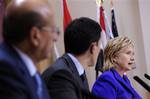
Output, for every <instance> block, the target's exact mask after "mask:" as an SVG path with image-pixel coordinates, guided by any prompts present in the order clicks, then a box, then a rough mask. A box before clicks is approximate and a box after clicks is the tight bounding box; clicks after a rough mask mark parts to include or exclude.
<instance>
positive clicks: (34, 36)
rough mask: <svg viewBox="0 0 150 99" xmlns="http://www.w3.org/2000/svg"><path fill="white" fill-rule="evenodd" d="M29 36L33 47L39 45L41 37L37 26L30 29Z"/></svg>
mask: <svg viewBox="0 0 150 99" xmlns="http://www.w3.org/2000/svg"><path fill="white" fill-rule="evenodd" d="M29 38H30V41H31V43H32V45H34V46H35V47H37V46H39V44H40V38H41V34H40V30H39V29H38V28H37V27H33V28H32V29H31V31H30V37H29Z"/></svg>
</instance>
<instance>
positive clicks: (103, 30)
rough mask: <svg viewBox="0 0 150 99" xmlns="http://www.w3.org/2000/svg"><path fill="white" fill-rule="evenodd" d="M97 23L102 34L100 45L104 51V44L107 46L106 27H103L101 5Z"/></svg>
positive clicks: (103, 18)
mask: <svg viewBox="0 0 150 99" xmlns="http://www.w3.org/2000/svg"><path fill="white" fill-rule="evenodd" d="M98 17H99V23H100V26H101V28H102V33H101V39H102V44H101V48H102V49H104V48H105V46H106V44H107V36H106V27H105V16H104V9H103V7H102V5H101V6H100V7H99V16H98Z"/></svg>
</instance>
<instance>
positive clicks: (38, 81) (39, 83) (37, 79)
mask: <svg viewBox="0 0 150 99" xmlns="http://www.w3.org/2000/svg"><path fill="white" fill-rule="evenodd" d="M33 78H34V80H35V83H36V85H37V95H38V97H39V99H42V80H41V78H40V75H39V74H38V73H36V74H35V75H34V76H33Z"/></svg>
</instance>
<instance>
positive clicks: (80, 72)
mask: <svg viewBox="0 0 150 99" xmlns="http://www.w3.org/2000/svg"><path fill="white" fill-rule="evenodd" d="M67 54H68V55H69V56H70V58H71V59H72V61H73V63H74V64H75V66H76V68H77V71H78V73H79V75H80V76H81V75H82V74H83V73H84V68H83V66H82V65H81V63H80V62H79V61H78V60H77V58H76V57H74V56H73V55H72V54H70V53H67Z"/></svg>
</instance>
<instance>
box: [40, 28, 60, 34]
mask: <svg viewBox="0 0 150 99" xmlns="http://www.w3.org/2000/svg"><path fill="white" fill-rule="evenodd" d="M41 30H42V31H45V32H49V33H56V34H57V35H59V34H60V31H59V28H58V27H53V28H48V27H43V28H42V29H41Z"/></svg>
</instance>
